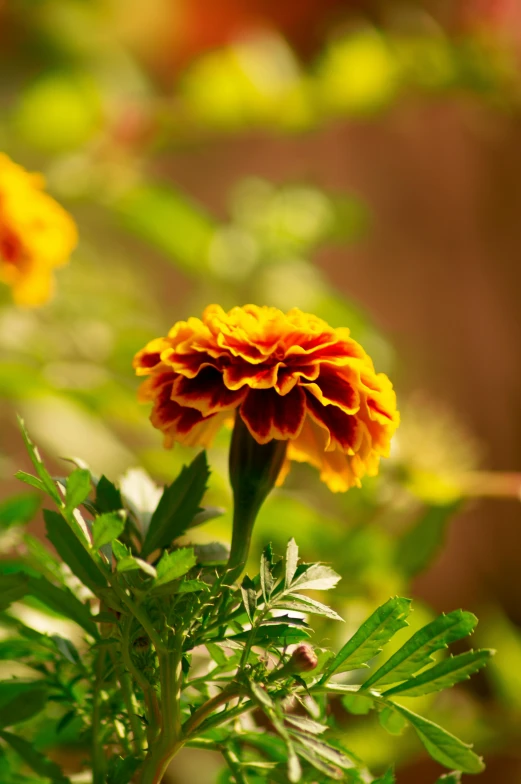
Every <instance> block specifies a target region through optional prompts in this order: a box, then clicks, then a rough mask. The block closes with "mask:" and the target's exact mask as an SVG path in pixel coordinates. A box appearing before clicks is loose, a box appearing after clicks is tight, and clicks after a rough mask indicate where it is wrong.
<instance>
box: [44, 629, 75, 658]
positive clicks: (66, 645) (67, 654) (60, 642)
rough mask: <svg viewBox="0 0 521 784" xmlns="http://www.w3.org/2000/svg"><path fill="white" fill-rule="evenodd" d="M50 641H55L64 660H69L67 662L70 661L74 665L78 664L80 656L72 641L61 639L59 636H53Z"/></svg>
mask: <svg viewBox="0 0 521 784" xmlns="http://www.w3.org/2000/svg"><path fill="white" fill-rule="evenodd" d="M49 639H51V640H52V641H53V643H54V644H55V646H56V648H57V650H58V651H59V652H60V653H61V655H62V656H63V658H64V659H67V661H70V662H71V663H72V664H78V662H79V661H80V655H79V653H78V651H77V650H76V648H75V646H74V645H73V644H72V642H71V641H70V640H67V639H66V638H65V637H61V636H60V635H59V634H53V635H51V637H50V638H49Z"/></svg>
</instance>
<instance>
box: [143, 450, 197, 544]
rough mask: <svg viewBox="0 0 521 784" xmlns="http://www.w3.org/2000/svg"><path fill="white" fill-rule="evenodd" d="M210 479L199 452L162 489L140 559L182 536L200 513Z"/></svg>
mask: <svg viewBox="0 0 521 784" xmlns="http://www.w3.org/2000/svg"><path fill="white" fill-rule="evenodd" d="M209 476H210V470H209V468H208V462H207V459H206V452H200V453H199V454H198V455H197V457H196V458H195V459H194V460H193V461H192V462H191V463H190V465H189V466H183V468H182V470H181V473H180V474H179V476H178V477H177V479H175V480H174V481H173V482H172V484H171V485H170V486H169V487H166V488H165V490H164V492H163V495H162V496H161V500H160V501H159V504H158V505H157V508H156V510H155V512H154V514H153V515H152V518H151V520H150V525H149V528H148V531H147V534H146V537H145V542H144V544H143V549H142V555H143V557H146V556H147V555H150V553H151V552H153V551H154V550H157V549H158V548H160V547H168V546H169V545H170V544H171V543H172V541H173V540H174V539H176V538H177V537H179V536H181V535H182V534H184V532H185V531H186V530H187V528H188V527H189V525H190V523H191V522H192V520H193V518H194V517H195V515H196V514H197V512H199V511H200V504H201V501H202V498H203V495H204V493H205V491H206V484H207V482H208V477H209Z"/></svg>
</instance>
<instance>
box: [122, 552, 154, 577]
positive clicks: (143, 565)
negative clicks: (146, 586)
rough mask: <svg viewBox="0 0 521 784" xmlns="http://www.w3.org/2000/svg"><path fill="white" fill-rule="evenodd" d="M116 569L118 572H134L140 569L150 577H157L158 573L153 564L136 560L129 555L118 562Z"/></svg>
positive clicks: (140, 559) (139, 559)
mask: <svg viewBox="0 0 521 784" xmlns="http://www.w3.org/2000/svg"><path fill="white" fill-rule="evenodd" d="M116 568H117V571H118V572H134V571H136V569H140V570H141V571H142V572H145V574H147V575H148V576H149V577H154V578H155V577H157V572H156V570H155V569H154V567H153V566H152V565H151V564H149V563H147V562H146V561H143V559H142V558H134V556H133V555H127V556H126V557H125V558H122V559H121V560H120V561H118V564H117V567H116Z"/></svg>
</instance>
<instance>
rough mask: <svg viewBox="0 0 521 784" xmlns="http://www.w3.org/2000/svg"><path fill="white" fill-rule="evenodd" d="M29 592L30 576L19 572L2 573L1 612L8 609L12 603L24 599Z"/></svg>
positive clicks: (0, 590) (0, 585)
mask: <svg viewBox="0 0 521 784" xmlns="http://www.w3.org/2000/svg"><path fill="white" fill-rule="evenodd" d="M28 592H29V578H28V577H27V575H25V574H23V573H21V572H19V573H18V574H0V612H3V611H4V610H7V608H8V607H9V605H10V604H12V603H13V602H17V601H18V600H19V599H22V598H23V597H24V596H25V594H26V593H28Z"/></svg>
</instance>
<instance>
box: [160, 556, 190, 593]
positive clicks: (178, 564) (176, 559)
mask: <svg viewBox="0 0 521 784" xmlns="http://www.w3.org/2000/svg"><path fill="white" fill-rule="evenodd" d="M195 563H196V559H195V555H194V550H193V547H183V548H181V549H180V550H174V551H173V552H172V553H163V555H162V556H161V560H160V561H159V563H158V564H157V567H156V570H157V578H156V580H155V582H154V587H155V588H157V587H158V586H160V585H164V584H165V583H169V582H171V581H172V580H178V579H179V577H183V575H185V574H186V573H187V572H189V571H190V569H192V568H193V567H194V566H195Z"/></svg>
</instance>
